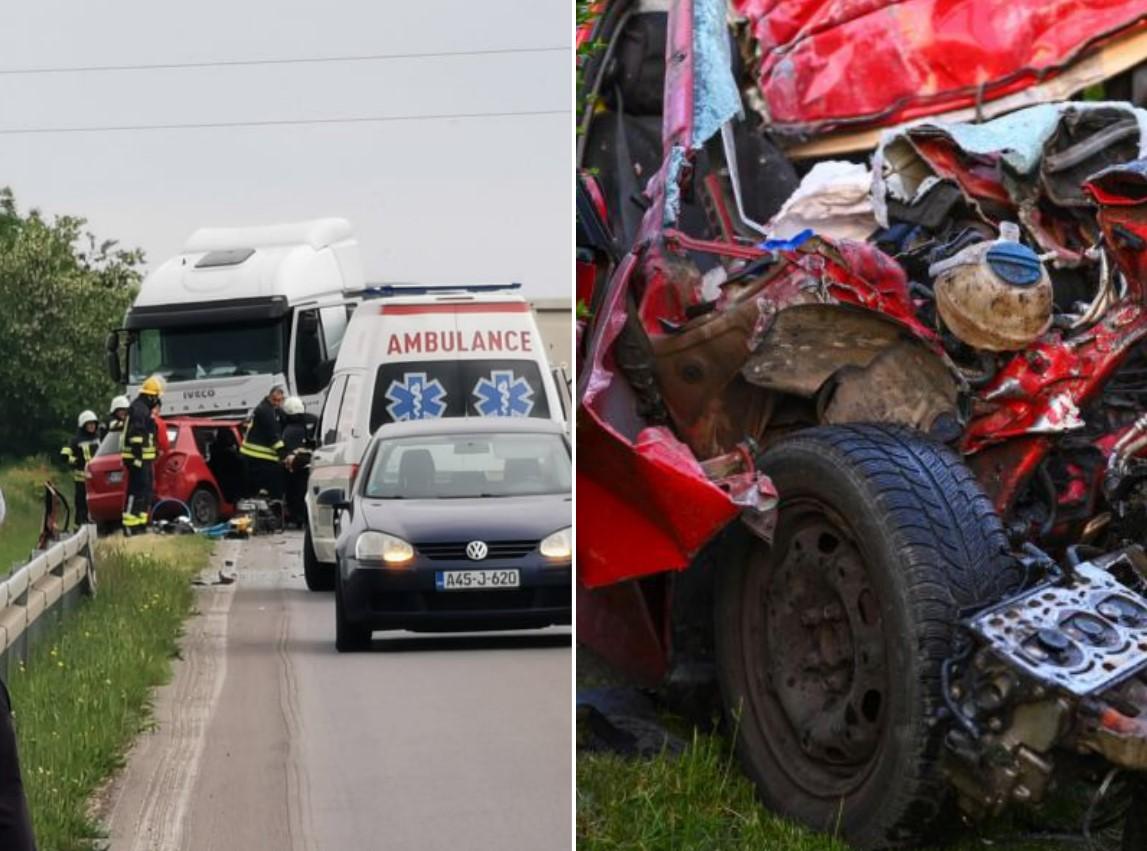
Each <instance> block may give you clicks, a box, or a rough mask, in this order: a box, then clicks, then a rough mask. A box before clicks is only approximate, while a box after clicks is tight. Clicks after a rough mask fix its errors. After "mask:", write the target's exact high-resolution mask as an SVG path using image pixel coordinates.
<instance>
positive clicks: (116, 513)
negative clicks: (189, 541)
mask: <svg viewBox="0 0 1147 851" xmlns="http://www.w3.org/2000/svg"><path fill="white" fill-rule="evenodd" d="M165 422H166V428H167V438H168V448H167V450H166V451H161V452H160V454H159V457H158V458H157V459H156V462H155V499H156V504H158V503H159V501H160V500H164V499H171V500H179V501H180V502H182V503H184V504H185V505H187V507H188V509H189V511H190V512H191V520H192V522H193V523H194V524H195V525H197V526H206V525H209V524H211V523H214V522H216V521H217V520H220V519H223V518H226V517H229V516H230V515H231V514H232V513H234V510H235V507H234V501H235V500H236V499H237V498H238V491H239V488H240V487H241V482H242V469H243V468H242V461H241V459H240V457H239V452H238V447H239V424H238V423H237V422H234V421H230V420H209V419H201V418H195V417H175V418H171V419H168V420H166V421H165ZM121 436H122V433H121V432H109V433H108V435H107V436H106V437H105V438H104V440H103V442H102V443H101V444H100V448H99V450H98V451H97V452H96V457H95V458H93V459H92V460H91V462H90V463H89V464H88V467H87V470H86V472H85V475H86V477H87V485H88V511H89V513H90V514H91V518H92V521H93V522H94V523H97V524H99V525H100V526H101V527H106V526H114V525H116V524H118V523H119V522H120V518H121V515H122V512H123V503H124V496H125V492H126V488H127V474H126V471H125V469H124V466H123V459H122V458H121V456H120V438H121Z"/></svg>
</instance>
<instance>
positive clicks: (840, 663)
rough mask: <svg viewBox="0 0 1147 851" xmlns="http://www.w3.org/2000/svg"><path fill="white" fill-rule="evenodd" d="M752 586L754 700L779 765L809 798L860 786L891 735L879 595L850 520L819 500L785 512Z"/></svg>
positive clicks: (757, 561)
mask: <svg viewBox="0 0 1147 851" xmlns="http://www.w3.org/2000/svg"><path fill="white" fill-rule="evenodd" d="M753 559H754V564H753V565H752V569H751V570H750V571H749V579H748V581H747V583H746V588H745V595H746V596H745V599H746V601H748V602H749V605H747V606H745V608H744V613H745V620H744V623H743V624H742V628H743V631H744V636H745V639H746V640H745V642H744V654H745V665H746V670H747V672H748V688H747V690H746V691H747V701H748V704H749V706H750V707H751V708H752V710H753V714H754V717H755V718H756V719H757V720H758V724H759V726H760V728H761V730H762V732H764V733H766V734H765V735H764V736H763V738H764V740H765V742H766V744H767V746H768V748H769V749H770V750H771V751H772V754H773V757H774V761H775V763H776V764H777V765H778V766H779V767H780V770H782V771H783V772H784V773H785V774H786V775H788V777H789V779H790V780H791V781H792V782H793V783H794V784H796V785H797V786H799V787H801V788H802V789H804V790H805V791H806V792H808V793H809V794H811V795H813V796H816V797H822V798H839V797H840V796H842V795H845V794H848V793H850V792H852V791H854V790H855V789H856V788H858V787H859V786H860V785H862V784H863V782H864V781H865V780H866V778H867V777H868V775H869V774H870V772H871V770H872V768H873V766H874V764H875V763H876V761H877V757H878V754H879V752H880V745H881V742H882V741H883V739H884V735H885V732H886V718H887V715H888V708H887V704H888V694H889V678H888V672H887V670H886V666H885V659H886V658H887V655H888V654H887V648H886V643H885V636H884V632H883V617H882V614H881V610H880V604H879V598H878V597H877V595H876V592H875V590H874V589H873V588H872V583H871V581H870V579H869V576H868V569H867V565H866V562H865V559H864V557H863V551H862V548H861V547H860V545H859V544H858V543H857V541H856V536H855V535H854V534H853V532H852V530H851V528H850V526H849V525H848V523H847V522H846V521H845V520H844V519H843V518H842V517H840V515H838V514H837V513H836V512H835V511H833V510H832V509H831V508H829V507H827V506H825V505H823V504H822V503H820V502H819V501H817V500H813V499H799V500H791V501H788V502H787V503H785V504H783V505H782V506H781V512H780V516H779V518H778V524H777V536H776V539H775V540H774V545H773V548H772V550H771V551H765V550H763V549H760V550H758V551H757V552H756V553H755V554H754V556H753Z"/></svg>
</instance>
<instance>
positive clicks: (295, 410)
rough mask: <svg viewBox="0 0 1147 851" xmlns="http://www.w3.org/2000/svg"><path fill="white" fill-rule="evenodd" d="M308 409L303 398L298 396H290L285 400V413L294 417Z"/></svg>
mask: <svg viewBox="0 0 1147 851" xmlns="http://www.w3.org/2000/svg"><path fill="white" fill-rule="evenodd" d="M305 410H306V406H305V405H304V404H303V400H302V399H300V398H299V397H298V396H288V397H287V398H286V399H284V400H283V413H284V414H286V415H287V416H288V417H293V416H295V415H296V414H301V413H303V411H305Z"/></svg>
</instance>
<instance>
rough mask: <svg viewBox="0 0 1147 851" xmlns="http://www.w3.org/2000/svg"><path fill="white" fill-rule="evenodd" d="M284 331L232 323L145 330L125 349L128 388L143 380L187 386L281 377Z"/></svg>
mask: <svg viewBox="0 0 1147 851" xmlns="http://www.w3.org/2000/svg"><path fill="white" fill-rule="evenodd" d="M283 342H284V325H283V321H282V320H280V319H276V320H272V321H267V322H235V323H230V324H227V325H191V326H178V327H174V328H145V329H142V330H140V331H136V332H134V334H133V337H132V339H131V341H130V342H129V344H128V369H129V372H130V380H131V382H132V383H133V384H134V383H138V382H140V381H143V380H144V379H145V378H147V377H148V376H149V375H161V376H163V377H164V378H165V379H167V380H168V381H192V380H194V379H197V378H216V377H220V376H229V375H263V374H275V373H281V372H282V371H283V361H284V358H283Z"/></svg>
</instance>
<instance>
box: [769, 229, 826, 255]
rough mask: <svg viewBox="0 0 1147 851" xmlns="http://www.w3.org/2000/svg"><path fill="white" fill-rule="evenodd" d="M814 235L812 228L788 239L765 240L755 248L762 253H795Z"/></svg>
mask: <svg viewBox="0 0 1147 851" xmlns="http://www.w3.org/2000/svg"><path fill="white" fill-rule="evenodd" d="M815 235H816V234H814V233H813V231H812V228H805V229H804V230H802V231H801V232H800V233H798V234H797V235H796V236H790V237H789V238H788V239H766V240H765V241H764V242H762V243H761V244H760V245H758V246H757V248H760V249H761V250H762V251H796V250H797V249H798V248H800V247H801V246H802V245H804V244H805V243H806V242H808V241H809V240H810V239H812V238H813V237H814V236H815Z"/></svg>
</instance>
